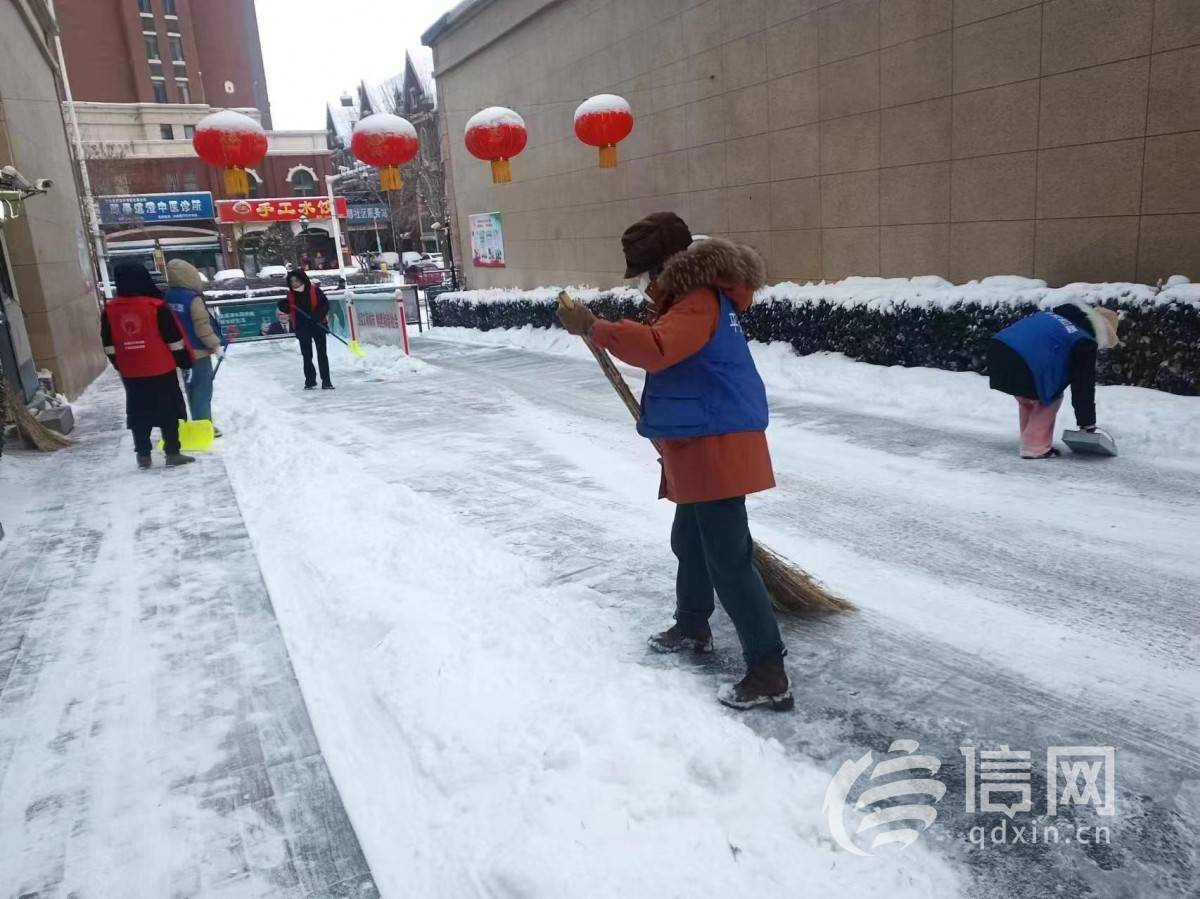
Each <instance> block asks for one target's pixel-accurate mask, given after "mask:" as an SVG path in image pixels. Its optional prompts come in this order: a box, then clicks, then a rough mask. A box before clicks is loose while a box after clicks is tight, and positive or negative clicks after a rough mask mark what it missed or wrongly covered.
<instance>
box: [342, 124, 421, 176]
mask: <svg viewBox="0 0 1200 899" xmlns="http://www.w3.org/2000/svg"><path fill="white" fill-rule="evenodd" d="M419 147H420V145H419V144H418V143H417V129H416V128H414V127H413V126H412V123H410V122H409V121H408V119H403V118H401V117H400V116H398V115H392V114H391V113H388V112H377V113H375V114H374V115H369V116H367V117H366V118H365V119H362V120H361V121H360V122H359V123H358V124H357V125H355V126H354V136H353V137H351V138H350V148H351V149H352V150H353V151H354V155H355V157H357V158H358V159H359V160H360V161H361V162H365V163H366V164H367V165H373V166H376V167H378V168H381V169H383V171H381V172H380V173H379V186H380V187H381V188H383V189H384V190H401V189H402V188H403V187H404V179H402V178H401V177H400V166H402V165H404V164H405V163H406V162H409V161H410V160H411V159H412V158H413V157H414V156H416V155H417V150H418V149H419Z"/></svg>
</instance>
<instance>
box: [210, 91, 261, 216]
mask: <svg viewBox="0 0 1200 899" xmlns="http://www.w3.org/2000/svg"><path fill="white" fill-rule="evenodd" d="M192 146H193V147H195V149H196V155H197V156H199V157H200V158H201V159H203V160H204V161H205V162H207V163H209V164H210V165H219V166H222V167H223V168H224V169H225V192H226V193H228V194H230V195H232V196H235V197H244V196H246V195H247V194H249V193H250V179H249V178H247V177H246V169H248V168H250V167H252V166H255V165H257V164H258V163H259V162H261V161H262V158H263V157H264V156H266V155H267V133H266V132H265V131H263V129H262V125H260V124H258V122H256V121H254V119H252V118H250V117H249V116H245V115H242V114H241V113H240V112H234V111H233V110H232V109H223V110H221V111H220V112H214V113H213V114H212V115H209V116H205V117H204V118H202V119H201V120H200V121H199V122H198V123H197V125H196V134H195V136H194V137H193V138H192Z"/></svg>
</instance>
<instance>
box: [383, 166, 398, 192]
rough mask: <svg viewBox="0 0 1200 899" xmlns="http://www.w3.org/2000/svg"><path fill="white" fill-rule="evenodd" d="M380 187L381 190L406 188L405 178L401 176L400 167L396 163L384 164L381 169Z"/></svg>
mask: <svg viewBox="0 0 1200 899" xmlns="http://www.w3.org/2000/svg"><path fill="white" fill-rule="evenodd" d="M379 188H380V190H404V179H403V178H402V177H401V176H400V169H398V168H397V167H396V166H394V165H388V166H384V167H383V168H382V169H380V170H379Z"/></svg>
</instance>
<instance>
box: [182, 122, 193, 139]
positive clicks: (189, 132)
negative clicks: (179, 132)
mask: <svg viewBox="0 0 1200 899" xmlns="http://www.w3.org/2000/svg"><path fill="white" fill-rule="evenodd" d="M183 136H184V137H186V138H187V139H188V140H191V139H192V138H193V137H195V136H196V126H195V125H184V126H183Z"/></svg>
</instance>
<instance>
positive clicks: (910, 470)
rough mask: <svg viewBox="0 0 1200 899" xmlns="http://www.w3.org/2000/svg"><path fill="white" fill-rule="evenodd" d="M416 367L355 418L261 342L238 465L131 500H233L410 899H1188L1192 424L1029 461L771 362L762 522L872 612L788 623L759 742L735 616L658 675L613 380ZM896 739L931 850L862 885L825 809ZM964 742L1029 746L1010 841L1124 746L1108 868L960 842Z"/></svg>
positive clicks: (392, 889) (847, 376) (1157, 425)
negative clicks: (183, 493) (707, 643)
mask: <svg viewBox="0 0 1200 899" xmlns="http://www.w3.org/2000/svg"><path fill="white" fill-rule="evenodd" d="M414 348H415V350H416V352H417V354H418V358H417V360H415V361H413V360H407V359H405V358H404V357H402V356H401V355H400V354H399V353H398V351H396V350H395V349H392V348H383V347H367V348H366V349H367V353H368V358H367V360H366V361H365V362H364V361H355V360H352V359H351V358H350V357H349V356H348V354H345V353H344V352H343V351H342V349H341V348H340V346H339V347H337V348H335V350H334V358H333V362H334V379H335V382H336V383H337V385H338V390H337V391H336V392H334V393H332V394H330V393H322V392H304V391H301V390H300V389H299V388H300V382H301V377H300V371H299V359H298V355H297V353H296V350H295V347H294V345H293V344H292V343H291V342H290V341H285V342H279V343H270V344H262V345H256V346H251V347H242V346H238V347H234V348H233V350H232V352H231V353H230V357H229V360H228V363H227V365H226V366H225V367H223V368H222V371H221V376H220V378H219V379H218V382H217V399H216V404H215V408H216V410H217V414H218V418H219V422H218V423H219V424H221V426H222V427H223V428H224V429H225V432H226V437H225V438H224V439H223V441H222V445H221V447H220V449H219V451H218V454H217V455H214V456H212V457H209V458H206V459H205V460H202V463H201V464H200V465H198V466H196V467H195V468H194V469H193V470H191V471H186V470H185V471H180V472H164V471H160V470H156V471H155V472H152V473H151V474H149V475H138V474H137V473H131V474H130V483H131V484H133V485H136V484H138V483H140V482H139V481H138V480H137V477H143V478H149V479H163V478H170V479H171V480H172V481H173V482H181V483H186V482H187V481H186V479H189V478H191V479H192V480H199V477H198V476H199V475H201V474H203V475H205V476H208V477H223V474H222V470H221V469H222V467H223V469H224V470H227V472H228V477H229V481H230V483H231V484H232V488H233V493H234V494H235V495H236V497H237V501H238V505H239V507H240V511H241V517H242V519H243V520H244V526H245V528H246V529H247V530H248V532H249V536H250V539H251V541H252V543H253V546H254V553H255V555H256V557H257V562H258V565H259V567H260V569H261V572H262V576H263V578H264V580H265V582H266V585H267V588H268V590H269V592H270V597H271V602H272V605H273V607H274V610H275V613H276V615H277V616H278V619H279V624H280V627H281V628H282V631H283V635H284V638H285V639H286V643H287V647H288V649H289V652H290V655H291V662H292V665H293V666H294V668H295V671H296V675H297V678H298V680H299V683H300V686H301V688H302V690H303V694H304V698H305V700H306V702H307V705H308V710H309V713H310V714H311V717H312V721H313V727H314V730H315V732H316V735H317V738H318V740H319V742H320V747H321V750H322V752H323V754H324V757H325V760H326V761H327V763H328V766H329V770H330V772H331V773H332V775H333V779H334V781H335V782H336V784H337V787H338V790H339V791H340V794H341V798H342V801H343V802H344V804H345V808H346V810H347V812H348V814H349V817H350V819H351V821H352V822H353V825H354V830H355V832H356V834H357V837H358V839H359V841H360V843H361V845H362V848H363V851H364V853H365V856H366V859H367V861H368V862H369V864H370V866H371V871H372V873H373V875H374V879H375V882H376V883H377V884H378V886H379V889H380V891H381V892H382V894H383V895H384V896H397V897H399V896H454V897H458V896H470V895H479V896H514V897H515V896H522V897H526V896H564V895H571V896H611V895H613V894H614V893H621V894H624V895H628V896H636V897H642V896H646V897H660V896H672V895H695V896H729V895H763V896H772V897H773V896H779V897H799V896H814V897H816V896H820V897H847V899H857V897H867V896H888V897H906V896H912V897H918V896H920V897H926V896H955V897H958V896H971V897H975V896H978V897H984V896H987V897H1022V899H1023V897H1033V896H1044V895H1062V896H1078V895H1092V896H1096V897H1110V899H1115V897H1126V896H1134V895H1136V896H1164V897H1165V896H1182V895H1188V894H1189V892H1190V891H1192V890H1194V887H1195V883H1196V877H1197V866H1196V859H1195V854H1194V845H1195V840H1194V833H1195V828H1196V826H1197V825H1198V824H1200V728H1198V726H1197V725H1198V714H1197V713H1198V708H1197V697H1198V696H1200V676H1198V675H1197V670H1196V648H1197V637H1198V634H1197V602H1198V601H1200V557H1198V554H1197V552H1196V539H1197V538H1196V534H1197V533H1198V532H1200V498H1198V497H1197V491H1196V484H1197V478H1198V476H1200V456H1198V455H1197V451H1196V449H1195V448H1196V447H1197V446H1200V441H1198V439H1197V438H1200V433H1198V430H1200V421H1198V419H1200V415H1197V412H1198V411H1200V400H1196V399H1192V398H1182V397H1171V396H1166V395H1163V394H1158V393H1154V392H1151V391H1145V390H1138V389H1133V388H1101V390H1100V391H1099V395H1098V406H1099V411H1100V418H1101V423H1102V424H1103V425H1105V426H1106V427H1108V428H1110V429H1111V430H1112V431H1113V432H1114V433H1115V434H1116V435H1117V436H1118V439H1119V440H1120V443H1121V448H1122V451H1123V455H1122V457H1121V458H1119V459H1115V460H1095V459H1084V458H1078V457H1070V456H1067V457H1064V458H1062V459H1059V460H1057V461H1053V462H1025V461H1022V460H1020V459H1019V458H1017V455H1016V451H1015V418H1016V416H1015V414H1014V412H1015V410H1013V409H1011V408H1010V406H1011V405H1013V404H1012V403H1011V400H1009V399H1008V398H1007V397H1000V396H998V395H994V394H991V393H989V391H988V390H987V388H986V381H985V380H984V379H982V378H979V377H978V376H976V375H971V374H950V373H945V372H933V371H927V370H907V371H906V370H893V369H882V368H877V367H872V366H866V365H862V364H858V363H851V362H848V361H846V360H844V359H841V358H837V357H809V358H807V359H797V358H795V357H794V356H792V355H791V354H790V352H788V351H786V350H784V349H782V348H779V347H757V348H756V349H755V352H756V356H757V358H758V361H759V364H760V367H761V368H762V370H763V373H764V376H765V378H766V380H767V381H768V385H769V387H770V393H771V399H772V411H773V423H772V428H771V432H770V438H771V446H772V452H773V455H774V458H775V462H776V467H777V474H778V479H779V485H780V486H779V489H777V490H775V491H772V492H770V493H768V494H764V495H762V496H760V497H756V498H754V499H753V500H752V502H751V522H752V526H753V527H754V529H755V533H756V535H757V536H758V537H759V538H760V539H762V540H763V541H764V542H765V543H767V544H768V545H770V546H772V547H773V548H775V549H776V550H779V551H781V552H783V553H784V554H785V555H787V556H789V557H790V558H792V559H794V560H795V561H797V562H799V563H800V564H802V565H803V566H804V567H805V568H807V569H808V570H810V571H812V572H813V573H815V574H816V575H818V576H819V577H821V578H822V579H823V580H825V581H826V582H827V583H828V584H829V585H830V586H831V587H833V588H834V589H835V590H836V591H838V592H839V593H842V594H843V595H845V596H847V597H850V598H851V599H852V600H854V601H855V602H856V603H857V605H858V607H859V611H858V612H857V613H854V614H850V615H843V616H837V617H833V618H825V619H816V620H799V619H789V620H787V621H785V622H784V629H785V635H786V639H787V641H788V643H789V647H790V650H791V655H790V657H789V666H790V670H791V673H792V675H793V679H794V688H795V692H796V697H797V710H796V712H795V713H794V714H791V715H776V714H771V713H754V714H750V715H742V716H738V715H735V714H733V713H730V712H728V711H726V710H724V709H723V708H722V707H721V706H719V705H718V704H717V703H716V702H715V701H714V699H713V693H714V691H715V688H716V685H717V684H718V683H720V682H721V681H722V680H725V679H728V678H731V677H736V676H737V675H738V674H739V673H740V672H739V671H738V668H739V665H740V659H739V653H738V651H737V648H736V640H735V637H734V635H733V633H732V629H731V628H730V627H729V626H728V625H727V622H725V620H724V618H723V616H722V615H721V614H720V613H718V615H717V620H716V622H715V623H716V624H717V631H716V636H717V640H718V653H717V655H716V656H715V657H714V658H713V659H711V660H709V661H704V662H699V663H696V662H692V661H689V660H681V659H676V658H667V659H663V658H661V657H656V656H653V655H651V654H649V653H648V652H647V651H646V650H645V648H644V638H645V636H646V634H648V633H649V632H650V631H651V630H652V629H654V628H656V627H660V626H662V625H663V624H664V623H665V622H666V621H667V620H668V619H669V615H670V610H671V608H672V605H673V602H672V593H673V576H674V569H673V564H672V563H673V560H672V558H671V556H670V552H669V547H668V545H667V533H668V531H669V523H670V517H671V509H670V507H669V506H667V505H666V504H664V503H658V502H656V501H655V500H654V496H655V493H656V487H657V479H658V471H657V465H656V463H655V460H654V456H653V453H652V451H651V450H650V449H649V447H648V446H647V445H646V444H645V442H644V441H641V440H639V439H638V438H637V437H636V435H634V434H633V432H632V427H631V424H630V422H629V421H628V417H627V413H626V412H625V410H624V408H623V407H622V406H621V404H620V403H619V402H618V401H617V400H616V398H615V397H614V396H613V395H612V393H611V389H610V388H609V386H608V384H607V382H606V381H605V380H604V379H603V377H602V376H601V375H600V374H599V372H598V370H597V368H596V366H595V363H594V361H592V360H591V358H590V356H588V354H587V352H586V350H585V349H583V348H582V346H581V345H580V344H579V343H578V342H577V341H575V340H574V339H573V338H570V337H569V336H567V335H565V334H563V333H561V332H557V331H555V332H533V331H524V332H491V333H488V334H480V333H478V332H458V331H451V330H449V329H439V330H436V331H434V332H433V333H432V334H431V335H429V336H426V337H422V338H420V339H418V340H416V341H415V342H414ZM630 376H631V378H633V379H634V380H636V378H635V374H634V373H632V372H631V373H630ZM114 386H115V385H114V384H113V383H112V381H111V379H109V380H107V381H105V382H104V383H102V384H100V385H97V387H96V388H94V389H93V391H92V392H91V393H90V394H89V400H88V402H89V403H90V405H89V406H87V407H85V408H84V410H83V413H84V414H83V415H82V418H83V420H84V427H85V428H90V427H96V426H97V425H96V423H95V421H94V420H89V419H91V416H92V412H93V410H104V411H105V414H111V412H112V409H111V407H112V403H111V397H110V400H109V401H107V405H106V404H105V403H100V402H97V399H96V397H98V396H100V395H111V393H112V391H113V389H114ZM635 386H636V385H635ZM1063 415H1064V419H1063V420H1064V421H1069V408H1068V409H1065V410H1064V413H1063ZM109 427H111V423H110V425H109ZM124 441H125V442H128V438H127V436H126V437H125V438H124ZM123 449H127V447H123ZM74 452H75V451H71V452H69V453H67V454H64V455H61V456H59V457H57V459H58V460H61V464H62V465H64V466H67V468H70V467H71V466H74V465H77V464H78V463H77V462H76V461H75V457H73V456H72V453H74ZM131 456H132V453H128V454H127V455H126V456H124V457H123V458H121V459H120V462H121V464H126V465H129V464H130V457H131ZM217 463H220V466H218V465H217ZM113 464H116V462H115V461H114V463H113ZM130 467H131V466H130ZM10 471H11V467H10V466H9V465H8V462H7V460H6V461H5V462H4V463H0V495H3V491H4V490H5V489H6V487H8V486H9V485H10V484H11V481H8V482H6V480H5V479H6V478H9V477H10ZM83 476H84V475H82V474H80V475H77V476H76V477H83ZM157 482H158V481H156V480H150V481H147V482H146V483H157ZM29 514H33V513H32V512H30V513H29ZM7 523H8V522H7V521H6V524H7ZM239 526H240V525H239ZM6 551H8V550H6V548H5V544H2V543H0V564H2V563H3V562H4V560H5V556H4V553H5V552H6ZM3 611H4V607H3V605H0V612H3ZM901 739H909V740H915V741H919V743H920V747H921V751H922V753H926V752H927V753H930V754H932V755H934V756H937V757H938V758H939V759H940V760H941V763H942V767H941V772H940V776H941V777H942V779H943V781H944V782H945V784H946V786H947V787H948V791H947V794H946V796H945V798H943V799H942V800H941V802H940V803H939V804H938V807H937V808H938V818H937V822H936V823H935V824H934V825H933V827H932V828H931V829H930V830H929V831H928V832H926V833H925V834H924V835H923V836H922V837H921V838H920V840H919V841H918V842H917V843H916V844H915V845H913V846H911V847H909V848H907V849H904V850H903V851H897V852H884V853H880V854H878V855H875V856H871V857H859V856H856V855H852V854H850V853H849V852H846V851H844V850H843V849H841V848H839V847H838V846H836V845H835V843H834V841H833V839H832V838H831V836H830V831H829V828H828V825H827V822H826V818H825V815H824V813H823V811H822V804H823V800H824V798H825V791H826V786H827V785H828V783H829V781H830V778H831V777H832V775H833V773H834V772H835V771H836V770H837V769H838V767H839V766H840V765H841V764H842V763H843V762H845V761H849V760H854V759H857V758H859V757H860V756H862V755H863V754H864V752H868V751H874V752H876V753H883V752H885V751H886V750H887V749H888V747H889V745H890V744H891V743H892V742H893V741H895V740H901ZM964 745H969V746H977V747H979V748H980V749H984V750H987V749H995V748H999V747H1000V746H1002V745H1007V746H1010V747H1011V748H1013V749H1017V750H1029V751H1031V752H1032V758H1033V762H1034V772H1033V788H1034V793H1035V797H1034V798H1035V801H1034V811H1033V812H1032V813H1030V814H1028V815H1026V816H1025V817H1024V819H1022V818H1021V817H1020V816H1018V817H1017V818H1016V819H1014V823H1018V824H1020V823H1025V824H1027V823H1028V822H1029V820H1030V819H1033V820H1036V821H1040V822H1041V823H1043V824H1044V823H1046V816H1045V815H1042V814H1039V813H1040V812H1042V811H1044V810H1045V809H1044V805H1045V803H1044V798H1045V791H1046V783H1045V766H1044V760H1045V757H1046V752H1047V750H1048V748H1049V747H1052V746H1112V747H1115V748H1116V752H1117V755H1116V758H1117V768H1116V788H1117V794H1118V795H1117V814H1116V816H1115V817H1113V818H1111V819H1109V818H1103V819H1096V818H1095V817H1094V816H1091V815H1089V814H1088V813H1087V812H1086V811H1085V810H1078V811H1076V810H1072V811H1070V812H1069V813H1065V814H1066V815H1067V819H1068V820H1069V821H1071V822H1073V823H1076V824H1078V823H1093V824H1094V823H1096V822H1097V820H1098V821H1099V823H1100V824H1103V825H1108V826H1110V828H1111V843H1110V844H1106V845H1095V844H1088V845H1081V844H1077V845H1059V846H1044V845H1038V846H1030V845H1028V844H1027V843H1026V844H1024V845H1009V846H1003V847H1000V846H989V847H985V848H975V847H974V846H973V845H972V843H971V838H970V836H969V834H970V832H971V828H972V827H973V826H976V825H978V824H985V823H986V824H987V825H988V826H989V828H990V827H991V826H992V825H995V824H996V823H998V821H999V820H1006V819H1004V818H1003V816H997V815H995V814H989V815H972V814H969V813H968V812H966V810H965V808H964V798H965V797H964V791H963V783H964V756H963V755H962V753H961V752H960V747H962V746H964ZM2 770H3V769H0V772H2ZM0 776H3V774H2V773H0ZM4 789H7V786H5V787H4ZM5 820H9V819H5ZM11 864H19V859H18V861H17V862H13V861H12V856H5V855H3V854H0V866H5V865H11ZM6 874H8V871H7V870H5V871H0V881H3V882H5V883H9V882H12V878H11V877H8V876H3V875H6ZM193 895H203V893H195V894H193Z"/></svg>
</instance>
